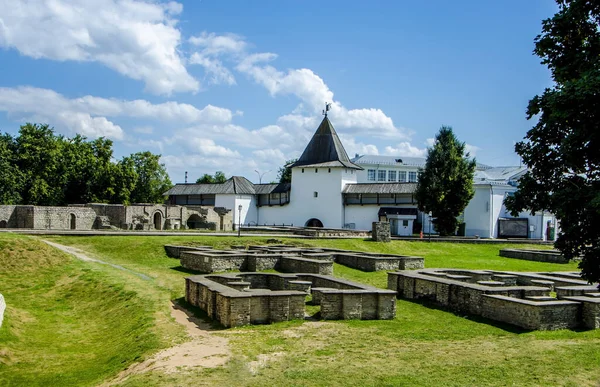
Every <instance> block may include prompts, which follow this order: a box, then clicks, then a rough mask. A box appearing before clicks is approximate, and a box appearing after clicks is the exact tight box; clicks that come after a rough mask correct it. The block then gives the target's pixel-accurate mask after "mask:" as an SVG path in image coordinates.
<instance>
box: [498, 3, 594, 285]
mask: <svg viewBox="0 0 600 387" xmlns="http://www.w3.org/2000/svg"><path fill="white" fill-rule="evenodd" d="M557 3H558V8H559V10H558V12H557V13H556V14H555V15H554V16H553V17H552V18H549V19H546V20H544V21H543V22H542V33H541V34H540V35H538V36H537V37H536V38H535V49H534V53H535V54H536V55H537V56H539V57H540V58H541V59H542V61H541V63H542V64H544V65H547V66H548V68H549V69H550V71H551V73H552V77H553V79H554V85H553V86H552V87H551V88H547V89H546V90H545V91H544V93H543V94H541V95H537V96H535V97H533V99H531V101H529V106H528V108H527V118H528V119H534V120H536V121H537V122H536V123H535V125H534V126H533V127H532V128H531V129H530V130H529V131H528V132H527V135H526V136H525V139H524V141H521V142H519V143H517V144H516V146H515V150H516V152H517V153H518V154H519V155H520V156H521V158H522V159H523V162H524V163H525V164H526V165H527V166H528V167H529V168H530V169H529V170H528V172H527V173H526V174H525V175H524V176H523V177H522V178H521V179H520V181H519V188H518V191H517V192H516V193H515V195H514V196H513V197H511V198H508V199H507V201H506V205H507V207H508V208H509V209H510V210H511V212H512V213H513V215H514V214H516V213H518V212H519V211H522V210H529V211H531V212H532V213H535V212H540V211H544V210H547V211H550V212H551V213H553V214H554V215H555V216H556V218H557V219H558V221H559V222H560V232H559V234H558V239H557V241H556V244H555V246H556V247H557V248H558V249H559V250H560V251H561V252H562V253H563V254H564V256H565V257H566V258H573V257H575V256H581V258H582V261H581V262H580V264H579V267H580V268H581V270H582V275H583V277H584V278H585V279H587V280H588V281H590V282H594V281H599V280H600V92H599V90H600V31H599V30H598V25H599V23H600V3H599V2H598V1H591V0H558V1H557Z"/></svg>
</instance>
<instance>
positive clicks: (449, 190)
mask: <svg viewBox="0 0 600 387" xmlns="http://www.w3.org/2000/svg"><path fill="white" fill-rule="evenodd" d="M475 165H476V164H475V159H469V153H466V154H465V143H463V142H460V141H458V139H457V138H456V136H455V135H454V133H453V132H452V128H451V127H448V126H442V128H441V129H440V131H439V132H438V134H437V135H436V136H435V143H434V144H433V147H431V148H429V149H428V151H427V161H426V163H425V169H424V170H423V171H421V175H420V176H419V180H418V182H417V191H416V193H415V198H416V200H417V203H418V206H419V210H421V211H424V212H431V213H432V215H433V217H434V220H433V224H434V225H435V227H436V229H437V231H438V232H439V233H440V235H454V233H455V232H456V228H457V226H458V220H457V219H456V218H457V217H458V215H460V214H461V213H462V212H463V211H464V209H465V207H466V206H467V204H469V201H470V200H471V199H472V198H473V195H474V193H475V191H474V189H473V174H474V173H475Z"/></svg>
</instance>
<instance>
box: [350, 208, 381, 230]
mask: <svg viewBox="0 0 600 387" xmlns="http://www.w3.org/2000/svg"><path fill="white" fill-rule="evenodd" d="M378 212H379V206H378V205H376V204H365V205H363V206H360V205H351V206H346V224H348V223H354V229H356V230H371V228H372V225H373V222H377V221H378V220H379V217H378V215H377V213H378Z"/></svg>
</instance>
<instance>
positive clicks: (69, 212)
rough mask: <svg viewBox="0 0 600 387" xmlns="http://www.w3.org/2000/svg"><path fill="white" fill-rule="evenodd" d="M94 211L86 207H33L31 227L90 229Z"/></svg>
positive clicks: (94, 219)
mask: <svg viewBox="0 0 600 387" xmlns="http://www.w3.org/2000/svg"><path fill="white" fill-rule="evenodd" d="M95 221H96V212H94V210H92V209H91V208H87V207H79V206H77V207H75V206H73V207H41V206H34V207H33V227H32V228H33V229H36V230H91V229H92V228H93V227H94V222H95Z"/></svg>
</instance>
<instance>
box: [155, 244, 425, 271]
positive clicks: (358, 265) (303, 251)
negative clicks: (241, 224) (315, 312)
mask: <svg viewBox="0 0 600 387" xmlns="http://www.w3.org/2000/svg"><path fill="white" fill-rule="evenodd" d="M235 247H236V250H213V249H211V248H210V247H208V246H200V247H191V246H174V245H166V246H165V251H166V252H167V255H169V256H171V257H179V258H180V259H181V265H182V266H183V267H185V268H188V269H190V270H196V271H199V272H201V273H214V272H220V271H227V270H248V271H261V270H272V269H275V270H279V271H283V272H293V273H303V272H305V273H319V274H326V275H328V274H332V273H333V262H337V263H339V264H342V265H345V266H348V267H351V268H354V269H359V270H363V271H379V270H398V269H401V270H412V269H422V268H423V266H424V259H423V258H421V257H409V256H402V255H391V254H385V255H384V254H371V253H364V252H359V251H350V250H335V249H317V248H298V247H290V246H269V245H267V246H249V247H248V250H245V249H243V248H244V246H235ZM188 252H194V254H191V255H188V254H186V253H188ZM233 255H235V257H236V260H232V256H233ZM200 257H204V258H202V259H200ZM238 258H239V259H238Z"/></svg>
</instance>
